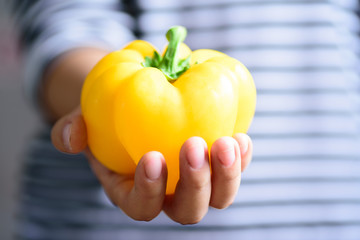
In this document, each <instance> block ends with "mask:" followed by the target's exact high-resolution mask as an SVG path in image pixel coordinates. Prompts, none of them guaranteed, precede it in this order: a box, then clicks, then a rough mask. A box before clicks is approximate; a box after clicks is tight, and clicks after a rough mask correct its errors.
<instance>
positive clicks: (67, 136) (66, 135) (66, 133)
mask: <svg viewBox="0 0 360 240" xmlns="http://www.w3.org/2000/svg"><path fill="white" fill-rule="evenodd" d="M63 142H64V146H65V148H66V149H67V150H69V151H71V143H70V142H71V123H68V124H66V125H65V127H64V129H63Z"/></svg>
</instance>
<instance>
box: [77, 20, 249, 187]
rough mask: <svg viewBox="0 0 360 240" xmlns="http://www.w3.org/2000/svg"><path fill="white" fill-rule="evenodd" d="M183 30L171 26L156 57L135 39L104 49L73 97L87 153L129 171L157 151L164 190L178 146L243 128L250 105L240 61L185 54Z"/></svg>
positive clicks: (171, 181) (205, 52)
mask: <svg viewBox="0 0 360 240" xmlns="http://www.w3.org/2000/svg"><path fill="white" fill-rule="evenodd" d="M185 36H186V30H185V29H184V28H183V27H179V26H177V27H173V28H171V29H170V30H169V32H168V33H167V38H168V40H169V46H168V47H167V50H166V52H165V54H164V55H163V57H160V55H159V54H156V53H157V51H156V49H155V48H154V47H153V46H152V45H151V44H149V43H147V42H145V41H142V40H136V41H133V42H132V43H130V44H129V45H127V46H126V47H125V48H123V49H122V50H119V51H115V52H112V53H110V54H108V55H107V56H105V57H104V58H103V59H102V60H101V61H100V62H99V63H98V64H97V65H96V66H95V67H94V68H93V70H92V71H91V72H90V73H89V74H88V76H87V78H86V80H85V83H84V86H83V90H82V96H81V107H82V113H83V116H84V120H85V123H86V126H87V131H88V145H89V147H90V149H91V151H92V153H93V154H94V156H95V157H96V158H97V159H98V160H99V161H100V162H101V163H102V164H104V165H105V166H106V167H108V168H109V169H111V170H113V171H115V172H118V173H121V174H133V173H134V171H135V167H136V164H137V163H138V161H139V160H140V159H141V157H142V156H143V155H144V154H145V153H147V152H149V151H159V152H161V153H162V154H163V155H164V157H165V159H166V163H167V167H168V185H167V194H171V193H173V192H174V191H175V187H176V183H177V181H178V179H179V161H178V159H179V152H180V148H181V146H182V144H183V143H184V142H185V141H186V140H187V139H188V138H190V137H192V136H200V137H202V138H203V139H204V140H205V141H206V143H207V144H208V146H209V148H210V147H211V145H212V144H213V142H214V141H215V140H216V139H218V138H219V137H222V136H232V135H233V134H235V133H239V132H242V133H246V131H247V130H248V128H249V126H250V123H251V121H252V118H253V115H254V112H255V104H256V89H255V85H254V81H253V79H252V76H251V75H250V73H249V71H248V70H247V69H246V67H245V66H244V65H243V64H241V63H240V62H239V61H238V60H236V59H234V58H231V57H229V56H227V55H225V54H223V53H221V52H218V51H214V50H209V49H200V50H196V51H193V52H192V51H191V50H190V49H189V48H188V47H187V46H186V45H185V44H184V43H182V41H183V40H184V38H185ZM154 53H155V54H154Z"/></svg>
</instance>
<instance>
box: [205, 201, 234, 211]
mask: <svg viewBox="0 0 360 240" xmlns="http://www.w3.org/2000/svg"><path fill="white" fill-rule="evenodd" d="M233 202H234V201H233V200H230V201H218V202H214V203H211V204H210V206H211V207H213V208H216V209H225V208H228V207H229V206H230V205H231V204H233Z"/></svg>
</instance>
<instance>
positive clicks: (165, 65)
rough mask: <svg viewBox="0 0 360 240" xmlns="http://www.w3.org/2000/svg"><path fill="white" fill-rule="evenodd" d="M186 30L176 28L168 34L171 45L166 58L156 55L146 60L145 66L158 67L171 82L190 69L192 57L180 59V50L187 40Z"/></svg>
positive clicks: (171, 29) (179, 27) (165, 55)
mask: <svg viewBox="0 0 360 240" xmlns="http://www.w3.org/2000/svg"><path fill="white" fill-rule="evenodd" d="M185 37H186V28H184V27H182V26H174V27H172V28H170V29H169V30H168V32H167V33H166V38H167V40H168V41H169V45H168V47H167V49H166V52H165V54H164V57H163V58H161V57H160V55H159V54H158V53H156V52H155V53H154V56H153V58H152V59H151V58H147V59H145V62H144V63H143V66H145V67H156V68H158V69H160V70H161V71H162V72H163V73H164V75H165V76H166V77H167V79H168V80H169V81H170V82H173V81H175V80H176V79H177V78H178V77H179V76H180V75H181V74H183V73H184V72H185V71H186V70H188V69H189V68H190V57H189V58H186V59H179V57H178V55H179V49H180V45H181V43H182V42H183V41H184V40H185Z"/></svg>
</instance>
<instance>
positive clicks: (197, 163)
mask: <svg viewBox="0 0 360 240" xmlns="http://www.w3.org/2000/svg"><path fill="white" fill-rule="evenodd" d="M204 148H205V143H204V142H201V141H196V142H195V143H193V145H192V146H191V148H190V149H188V151H187V152H186V158H187V161H188V163H189V165H190V167H192V168H194V169H200V168H202V167H203V166H204V163H205V151H204Z"/></svg>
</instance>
